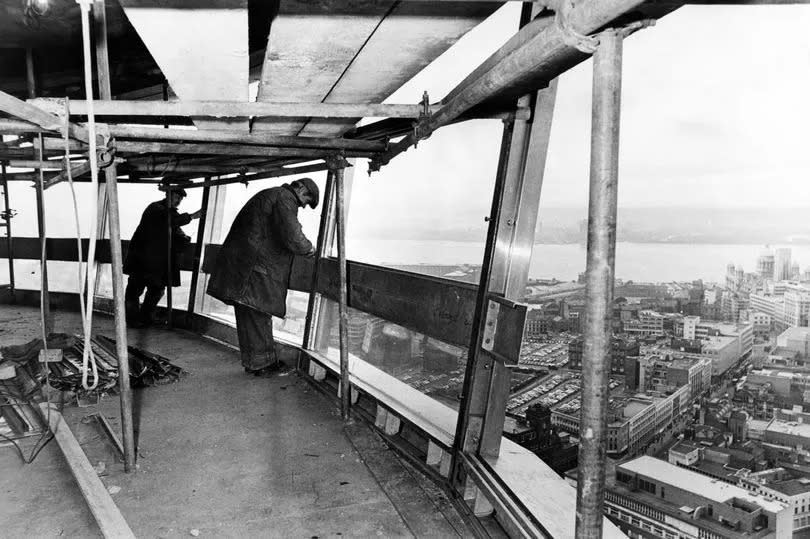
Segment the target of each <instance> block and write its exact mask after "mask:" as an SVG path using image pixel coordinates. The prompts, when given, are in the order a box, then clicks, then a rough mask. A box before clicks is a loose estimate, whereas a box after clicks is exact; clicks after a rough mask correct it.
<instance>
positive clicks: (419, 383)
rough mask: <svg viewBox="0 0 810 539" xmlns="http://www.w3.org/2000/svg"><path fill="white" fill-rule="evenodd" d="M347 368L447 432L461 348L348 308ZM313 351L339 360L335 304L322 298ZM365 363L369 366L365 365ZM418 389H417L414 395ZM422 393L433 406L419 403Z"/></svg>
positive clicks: (462, 361)
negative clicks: (316, 347) (319, 325)
mask: <svg viewBox="0 0 810 539" xmlns="http://www.w3.org/2000/svg"><path fill="white" fill-rule="evenodd" d="M348 315H349V325H348V333H349V371H350V372H351V373H352V374H353V375H355V376H357V377H358V378H360V379H362V380H363V381H364V382H365V383H367V384H370V385H373V386H374V387H380V386H383V387H385V388H386V389H387V390H389V391H390V397H391V398H392V399H394V400H395V401H396V402H398V403H402V404H404V405H405V406H406V407H408V406H413V407H416V408H417V409H419V410H421V411H422V412H423V413H424V414H428V415H430V414H431V413H434V414H435V416H431V417H429V420H431V421H432V422H433V423H434V424H436V425H438V426H441V427H443V428H444V429H445V431H446V432H448V434H450V435H452V434H453V432H454V428H455V420H456V417H457V415H458V408H459V402H460V401H459V399H460V395H461V390H462V386H463V384H464V371H465V369H466V366H467V350H466V349H463V348H460V347H458V346H453V345H451V344H447V343H445V342H442V341H440V340H438V339H434V338H432V337H428V336H426V335H423V334H421V333H418V332H416V331H413V330H410V329H407V328H405V327H403V326H400V325H397V324H394V323H393V322H389V321H387V320H384V319H382V318H379V317H376V316H373V315H370V314H368V313H364V312H362V311H359V310H357V309H352V308H349V309H348ZM319 323H320V324H322V327H321V328H320V331H319V341H320V342H319V346H318V349H319V350H318V351H319V352H321V353H323V354H325V355H326V356H327V357H329V358H330V359H332V360H333V361H334V362H335V364H339V362H340V348H339V337H340V333H339V331H340V330H339V324H338V304H337V302H334V301H332V300H329V299H325V298H324V299H323V303H322V306H321V317H320V318H319ZM369 367H371V368H369ZM420 394H421V395H420ZM423 396H428V397H430V398H431V399H432V400H433V401H435V403H434V404H437V405H438V406H430V407H425V406H424V404H425V401H424V400H422V397H423Z"/></svg>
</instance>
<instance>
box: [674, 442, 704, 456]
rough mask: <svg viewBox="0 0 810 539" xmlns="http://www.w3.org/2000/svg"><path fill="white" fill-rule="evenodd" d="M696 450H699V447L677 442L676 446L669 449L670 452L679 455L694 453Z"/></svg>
mask: <svg viewBox="0 0 810 539" xmlns="http://www.w3.org/2000/svg"><path fill="white" fill-rule="evenodd" d="M697 449H699V447H698V446H697V445H695V444H693V443H690V442H678V443H677V444H675V445H673V446H672V447H670V448H669V450H670V452H673V453H680V454H681V455H685V454H687V453H691V452H692V451H695V450H697Z"/></svg>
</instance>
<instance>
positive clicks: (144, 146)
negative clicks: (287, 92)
mask: <svg viewBox="0 0 810 539" xmlns="http://www.w3.org/2000/svg"><path fill="white" fill-rule="evenodd" d="M114 146H115V148H116V150H117V151H118V152H119V153H120V152H124V153H127V152H129V153H172V154H194V155H226V156H230V155H242V156H244V155H255V156H258V157H296V156H297V157H313V158H317V157H323V156H324V155H325V154H326V153H328V151H327V150H324V149H319V148H287V147H272V146H258V145H252V144H218V143H214V142H210V143H197V144H195V143H184V142H145V141H132V140H116V141H115V144H114ZM345 153H346V155H348V156H351V157H371V156H372V155H373V153H374V152H368V151H360V150H347V151H346V152H345Z"/></svg>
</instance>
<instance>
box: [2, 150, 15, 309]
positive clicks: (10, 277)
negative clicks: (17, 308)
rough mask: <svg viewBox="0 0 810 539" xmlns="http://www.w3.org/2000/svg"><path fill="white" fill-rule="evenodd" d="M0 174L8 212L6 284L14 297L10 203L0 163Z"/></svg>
mask: <svg viewBox="0 0 810 539" xmlns="http://www.w3.org/2000/svg"><path fill="white" fill-rule="evenodd" d="M0 173H2V175H3V181H2V183H3V203H4V207H5V208H6V212H8V213H7V214H6V216H5V221H6V223H5V228H6V250H7V252H8V284H9V290H10V292H11V295H12V296H11V297H12V298H13V297H14V291H15V288H16V285H15V283H14V236H12V232H11V217H12V215H11V206H10V204H11V201H10V199H9V194H8V178H7V177H6V164H5V163H0Z"/></svg>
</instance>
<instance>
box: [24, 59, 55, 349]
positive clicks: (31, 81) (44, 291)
mask: <svg viewBox="0 0 810 539" xmlns="http://www.w3.org/2000/svg"><path fill="white" fill-rule="evenodd" d="M25 73H26V82H27V85H28V97H29V98H32V99H33V98H35V97H36V96H37V83H36V71H35V69H34V51H33V50H32V49H25ZM38 137H39V142H40V147H39V153H38V154H37V153H36V149H34V152H35V154H34V159H38V160H39V161H42V160H43V159H44V156H43V153H42V152H43V149H42V133H40V134H39V135H38ZM37 172H38V176H37V178H36V180H34V187H35V189H36V197H37V232H38V234H39V242H40V250H41V255H40V262H39V283H40V284H39V293H40V294H41V306H42V319H43V321H44V323H45V327H43V328H42V330H43V331H44V332H45V334H46V335H47V334H50V333H51V332H52V331H53V317H52V316H51V296H50V294H49V292H48V249H47V245H48V238H47V231H46V230H45V177H44V175H43V171H42V169H39V170H38V171H37Z"/></svg>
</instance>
